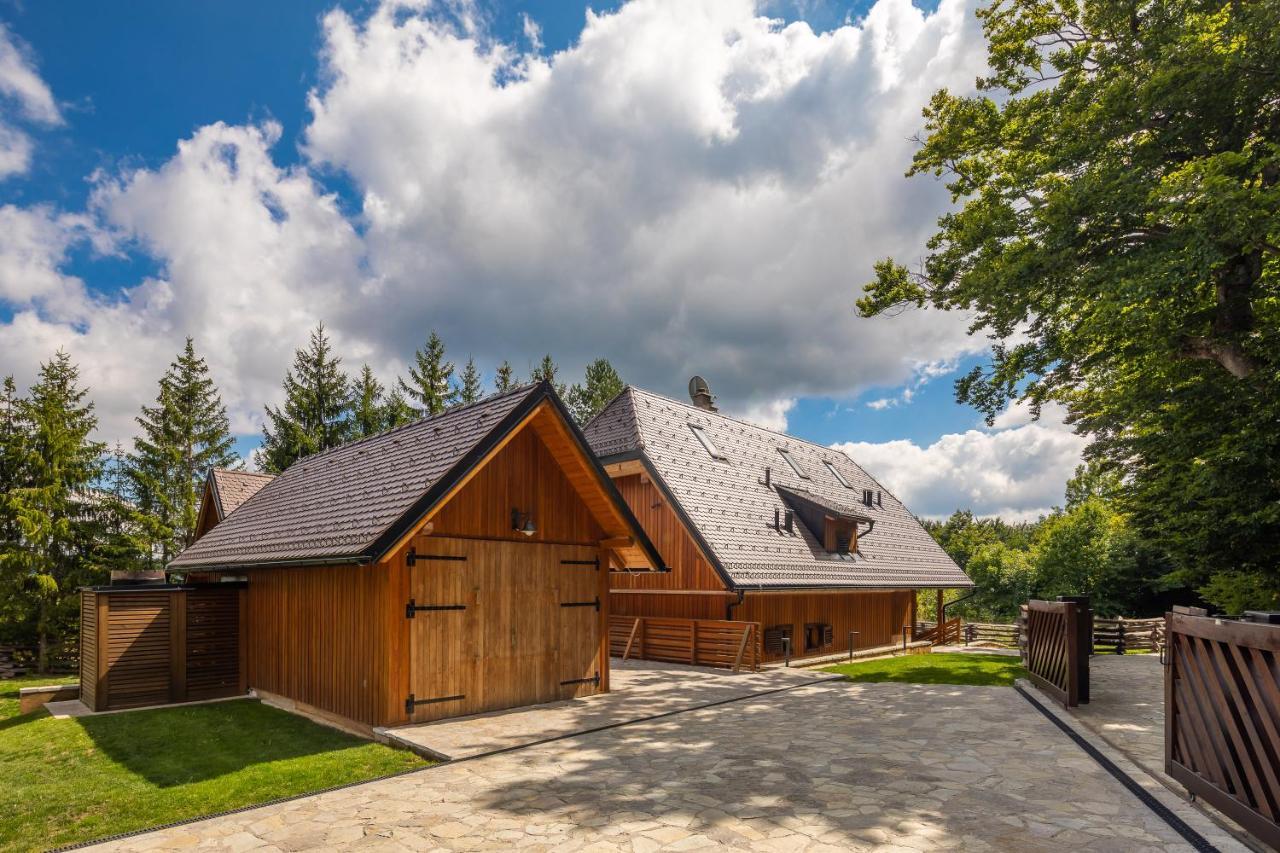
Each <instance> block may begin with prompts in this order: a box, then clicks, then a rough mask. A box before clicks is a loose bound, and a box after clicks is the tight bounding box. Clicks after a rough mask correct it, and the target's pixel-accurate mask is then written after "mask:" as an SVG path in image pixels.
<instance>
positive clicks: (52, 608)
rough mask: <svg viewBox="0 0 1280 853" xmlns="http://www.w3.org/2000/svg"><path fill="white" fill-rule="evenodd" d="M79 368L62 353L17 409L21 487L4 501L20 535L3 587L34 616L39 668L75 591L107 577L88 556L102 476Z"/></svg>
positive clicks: (62, 627)
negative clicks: (23, 433) (21, 433)
mask: <svg viewBox="0 0 1280 853" xmlns="http://www.w3.org/2000/svg"><path fill="white" fill-rule="evenodd" d="M87 394H88V392H87V390H86V389H84V388H81V387H80V372H79V369H78V368H77V367H76V366H75V365H74V364H72V362H71V357H70V356H69V355H67V353H66V352H64V351H62V350H59V351H58V353H57V355H55V356H54V357H53V359H51V360H50V361H48V362H45V363H44V364H42V365H41V366H40V374H39V378H38V379H37V381H36V384H35V385H33V386H32V387H31V392H30V395H29V397H28V398H27V399H25V400H22V401H20V402H19V403H18V404H17V408H18V410H19V412H20V417H21V418H22V420H23V421H25V424H26V427H27V429H28V430H29V432H28V434H27V437H26V441H25V442H24V446H23V448H22V453H21V457H22V458H21V467H22V469H23V477H22V483H21V485H19V486H17V487H16V488H13V489H11V490H10V491H9V492H8V494H7V495H5V498H4V500H5V503H6V505H7V506H8V508H9V511H11V512H12V513H13V517H14V520H15V522H16V524H17V527H18V530H19V531H20V537H19V540H18V542H17V543H15V545H14V547H13V548H12V550H11V551H9V552H8V553H6V554H5V561H4V570H3V574H4V581H5V584H6V586H11V587H16V588H17V589H16V591H17V592H18V594H19V595H21V596H23V597H25V598H26V600H27V603H28V607H29V608H30V612H32V613H34V614H35V619H36V624H35V634H36V640H37V643H38V647H39V662H38V668H39V670H40V672H42V673H43V672H47V671H48V668H49V659H50V653H51V652H52V651H53V650H54V645H55V643H56V641H57V640H58V639H59V637H60V636H61V635H62V634H63V632H64V631H66V630H68V628H69V626H70V625H72V624H74V614H75V606H74V604H75V593H76V590H77V589H78V588H79V587H80V586H82V585H85V584H90V583H93V582H95V581H101V580H103V579H104V578H103V577H102V576H101V575H100V574H95V573H94V572H93V567H92V564H91V563H90V562H89V560H88V559H87V554H88V553H89V552H90V550H91V549H92V546H93V545H94V537H93V525H92V518H91V516H92V512H91V511H90V506H91V502H92V501H93V500H94V495H93V494H92V493H91V491H90V487H91V485H92V484H93V483H94V481H95V480H96V479H97V478H98V476H99V475H100V474H101V473H102V451H103V447H104V446H103V445H102V444H101V443H99V442H96V441H92V440H90V438H89V436H90V434H91V433H92V432H93V431H94V429H95V428H97V425H98V419H97V417H96V416H95V415H94V413H93V403H92V402H88V401H86V399H85V398H86V396H87Z"/></svg>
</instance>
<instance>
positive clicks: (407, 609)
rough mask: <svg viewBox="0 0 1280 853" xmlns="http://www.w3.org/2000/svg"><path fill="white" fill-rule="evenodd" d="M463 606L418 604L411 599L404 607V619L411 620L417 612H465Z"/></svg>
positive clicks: (464, 606) (465, 606)
mask: <svg viewBox="0 0 1280 853" xmlns="http://www.w3.org/2000/svg"><path fill="white" fill-rule="evenodd" d="M466 609H467V605H465V604H418V603H417V602H416V601H414V600H413V599H412V598H411V599H409V603H408V604H406V605H405V606H404V618H406V619H412V618H413V614H415V613H417V612H418V611H419V610H466Z"/></svg>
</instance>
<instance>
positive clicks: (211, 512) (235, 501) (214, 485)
mask: <svg viewBox="0 0 1280 853" xmlns="http://www.w3.org/2000/svg"><path fill="white" fill-rule="evenodd" d="M274 476H275V475H274V474H262V473H259V472H257V471H233V470H231V469H228V468H214V469H212V470H211V471H209V475H208V476H207V477H205V481H204V491H203V493H202V494H201V497H200V512H199V514H198V515H197V516H196V529H195V538H196V539H199V538H200V537H201V536H203V535H205V534H206V533H208V532H209V531H210V530H212V529H213V528H214V526H215V525H218V524H221V523H222V522H223V520H225V519H226V517H227V516H228V515H230V514H231V513H232V512H234V511H235V510H236V509H237V508H238V507H239V506H240V504H242V503H244V502H245V501H247V500H249V498H251V497H253V496H254V495H256V494H257V493H258V490H259V489H261V488H262V487H263V486H265V485H266V484H267V483H270V482H271V480H272V479H273V478H274Z"/></svg>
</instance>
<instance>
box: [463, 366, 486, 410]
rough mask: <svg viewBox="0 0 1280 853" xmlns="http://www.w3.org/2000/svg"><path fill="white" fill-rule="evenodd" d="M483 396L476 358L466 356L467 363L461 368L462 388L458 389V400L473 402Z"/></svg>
mask: <svg viewBox="0 0 1280 853" xmlns="http://www.w3.org/2000/svg"><path fill="white" fill-rule="evenodd" d="M483 396H484V386H483V385H482V384H481V380H480V371H479V370H478V369H477V368H476V360H475V359H474V358H472V357H471V356H467V364H466V366H465V367H463V368H462V388H461V389H460V390H459V391H458V402H460V403H475V402H477V401H479V400H480V398H481V397H483Z"/></svg>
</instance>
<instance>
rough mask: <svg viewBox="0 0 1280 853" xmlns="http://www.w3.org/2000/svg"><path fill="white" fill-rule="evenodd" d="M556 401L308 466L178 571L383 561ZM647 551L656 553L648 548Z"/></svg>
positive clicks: (490, 409) (528, 391)
mask: <svg viewBox="0 0 1280 853" xmlns="http://www.w3.org/2000/svg"><path fill="white" fill-rule="evenodd" d="M548 398H550V399H555V397H554V392H553V391H551V388H550V386H549V385H548V384H547V383H540V384H538V385H532V386H525V387H522V388H518V389H515V390H513V391H509V392H507V393H505V394H496V395H494V396H492V397H487V398H485V399H484V400H482V401H480V402H478V403H473V404H471V405H468V406H459V407H458V408H455V409H451V410H449V411H447V412H444V413H443V414H440V415H437V416H435V417H431V418H427V419H425V420H420V421H416V422H414V423H411V424H407V425H405V426H402V427H398V428H396V429H393V430H389V431H387V432H384V433H381V434H379V435H375V436H372V437H370V438H366V439H362V440H360V441H354V442H352V443H350V444H345V445H343V446H341V447H337V448H334V449H333V450H328V451H325V452H323V453H317V454H315V455H313V456H308V457H306V458H305V459H301V460H299V461H298V462H297V463H295V464H294V465H292V466H291V467H290V468H289V469H288V470H286V471H285V472H284V473H282V474H280V475H279V476H277V477H275V478H274V479H272V480H270V481H269V482H268V483H266V484H265V485H264V486H263V487H262V488H261V489H260V490H259V491H258V492H257V493H256V494H255V495H253V496H252V497H251V498H249V499H248V500H247V501H245V503H244V504H243V505H242V506H241V507H240V508H239V510H238V511H237V512H236V513H234V514H233V515H231V516H229V517H228V518H227V519H226V520H225V521H223V522H222V523H221V524H219V525H217V526H216V527H214V528H213V529H212V530H210V531H209V532H208V533H206V534H205V535H204V536H203V537H201V538H200V539H199V540H198V541H197V542H196V543H195V544H193V545H192V546H191V547H190V548H188V549H187V550H185V551H183V552H182V553H181V554H180V555H178V557H177V558H176V559H175V560H174V561H173V562H172V563H171V564H170V565H171V567H173V568H197V567H215V566H223V567H229V566H243V565H260V564H263V563H274V562H297V563H301V562H306V561H326V560H338V559H342V558H353V559H354V558H370V559H371V558H374V557H377V556H380V554H379V553H375V552H376V551H377V550H378V548H379V547H380V542H381V540H382V539H383V538H385V537H386V536H389V535H390V534H391V533H392V532H394V525H396V524H397V522H399V521H400V520H401V519H402V517H406V516H407V515H409V514H410V511H411V510H413V509H415V508H417V507H418V506H420V505H421V504H422V503H423V502H424V501H425V502H430V501H431V500H432V498H431V493H432V492H433V491H435V490H438V489H439V488H440V487H447V486H448V485H450V484H451V482H452V481H453V479H454V477H452V476H449V475H450V474H451V473H455V468H458V467H463V468H465V467H467V466H469V464H471V463H473V462H474V457H475V456H476V454H481V455H482V453H483V450H484V449H485V447H486V446H487V441H486V440H487V439H489V437H490V436H491V435H493V434H494V433H495V430H497V429H498V428H499V427H502V429H501V431H500V432H499V433H498V434H499V435H501V434H505V432H506V431H507V429H508V428H509V427H511V426H514V424H515V422H516V421H518V420H519V419H520V418H522V417H523V416H524V414H526V413H527V412H528V411H531V410H532V408H533V406H535V405H536V404H537V403H539V402H541V401H542V400H543V399H548ZM619 500H620V499H619ZM622 508H623V511H625V505H622ZM628 517H629V516H628ZM645 545H646V546H648V547H649V548H650V550H651V549H652V546H651V545H649V544H648V542H647V540H646V541H645ZM654 553H655V554H656V552H654Z"/></svg>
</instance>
